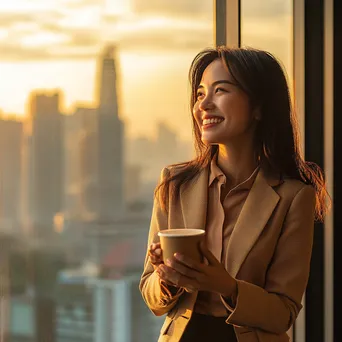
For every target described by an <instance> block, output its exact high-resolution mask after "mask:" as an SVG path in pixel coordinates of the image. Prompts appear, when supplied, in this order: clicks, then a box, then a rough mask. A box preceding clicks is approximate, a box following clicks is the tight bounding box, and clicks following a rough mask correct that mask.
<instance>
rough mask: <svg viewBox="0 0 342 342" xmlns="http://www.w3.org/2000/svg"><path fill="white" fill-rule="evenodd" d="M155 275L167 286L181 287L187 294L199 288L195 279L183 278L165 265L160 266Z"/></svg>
mask: <svg viewBox="0 0 342 342" xmlns="http://www.w3.org/2000/svg"><path fill="white" fill-rule="evenodd" d="M157 274H158V275H159V278H160V279H162V280H163V281H165V282H166V283H167V284H170V285H173V286H176V287H183V288H185V290H186V291H187V292H194V291H196V290H197V289H198V287H199V284H198V282H197V281H196V280H195V279H191V278H188V277H186V276H183V275H182V274H180V273H178V272H177V271H175V270H174V269H172V268H171V267H168V266H166V265H160V266H159V267H158V269H157Z"/></svg>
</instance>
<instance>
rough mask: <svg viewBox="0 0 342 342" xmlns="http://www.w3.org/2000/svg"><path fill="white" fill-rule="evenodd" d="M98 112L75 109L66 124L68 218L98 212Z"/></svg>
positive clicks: (66, 208)
mask: <svg viewBox="0 0 342 342" xmlns="http://www.w3.org/2000/svg"><path fill="white" fill-rule="evenodd" d="M97 115H98V110H97V108H90V107H77V108H76V110H75V112H74V113H73V114H72V115H70V116H67V117H66V118H65V119H66V122H65V193H66V205H65V210H66V213H67V215H68V216H69V217H70V216H72V217H75V216H76V217H80V216H85V215H87V213H94V212H96V210H97V197H96V186H97V180H98V167H97V140H98V138H97V135H98V128H97V125H98V118H97Z"/></svg>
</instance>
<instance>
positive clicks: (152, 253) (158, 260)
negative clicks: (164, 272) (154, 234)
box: [148, 242, 164, 270]
mask: <svg viewBox="0 0 342 342" xmlns="http://www.w3.org/2000/svg"><path fill="white" fill-rule="evenodd" d="M148 255H149V257H150V262H151V264H152V266H153V268H154V269H155V270H156V269H157V268H158V266H159V265H160V264H163V263H164V262H163V253H162V249H161V246H160V242H155V243H152V244H151V245H150V247H149V249H148Z"/></svg>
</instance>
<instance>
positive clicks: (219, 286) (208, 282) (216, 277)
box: [156, 242, 237, 298]
mask: <svg viewBox="0 0 342 342" xmlns="http://www.w3.org/2000/svg"><path fill="white" fill-rule="evenodd" d="M200 248H201V252H202V254H203V256H204V257H205V258H206V259H207V261H208V265H206V264H203V263H199V262H196V261H194V260H191V259H190V258H188V257H186V256H184V255H180V254H178V253H176V254H175V256H174V258H172V260H167V261H166V262H165V265H164V264H160V265H159V266H158V268H157V270H156V271H157V273H158V275H159V277H160V278H161V279H162V280H163V281H165V282H166V283H167V284H170V285H173V286H178V287H184V288H186V289H189V290H198V291H209V292H215V293H218V294H221V295H222V296H224V297H227V298H230V297H232V296H233V295H235V294H236V292H237V284H236V280H235V279H234V278H233V277H231V276H230V274H229V273H228V272H227V271H226V269H225V268H224V266H223V265H222V264H221V263H220V262H219V261H218V260H217V259H216V258H215V257H214V255H213V254H212V253H211V252H210V251H209V250H208V248H207V247H206V246H205V244H204V242H202V243H201V244H200Z"/></svg>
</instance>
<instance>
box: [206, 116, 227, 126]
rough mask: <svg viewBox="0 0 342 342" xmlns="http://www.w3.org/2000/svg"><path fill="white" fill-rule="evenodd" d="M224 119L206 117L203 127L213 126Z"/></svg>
mask: <svg viewBox="0 0 342 342" xmlns="http://www.w3.org/2000/svg"><path fill="white" fill-rule="evenodd" d="M223 120H224V119H222V118H212V119H205V120H203V122H202V127H207V126H213V125H217V124H220V123H221V122H222V121H223Z"/></svg>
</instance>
